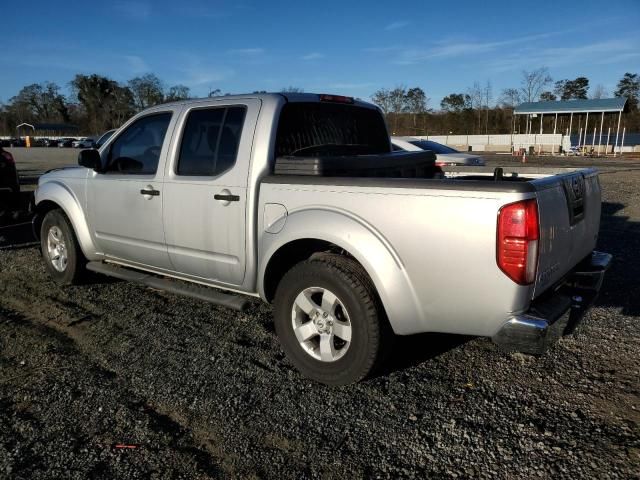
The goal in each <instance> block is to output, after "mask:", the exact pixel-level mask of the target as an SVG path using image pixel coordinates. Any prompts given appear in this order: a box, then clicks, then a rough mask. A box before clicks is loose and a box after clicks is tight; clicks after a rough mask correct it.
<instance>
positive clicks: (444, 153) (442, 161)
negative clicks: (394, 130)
mask: <svg viewBox="0 0 640 480" xmlns="http://www.w3.org/2000/svg"><path fill="white" fill-rule="evenodd" d="M391 143H392V144H393V146H394V148H395V149H396V150H404V151H407V152H415V151H419V150H430V151H432V152H433V153H435V154H436V165H439V166H445V165H462V166H472V165H484V164H485V161H484V159H483V158H482V157H479V156H478V155H475V154H471V153H463V152H459V151H458V150H456V149H454V148H451V147H449V146H447V145H443V144H442V143H438V142H433V141H431V140H421V139H419V138H413V137H391Z"/></svg>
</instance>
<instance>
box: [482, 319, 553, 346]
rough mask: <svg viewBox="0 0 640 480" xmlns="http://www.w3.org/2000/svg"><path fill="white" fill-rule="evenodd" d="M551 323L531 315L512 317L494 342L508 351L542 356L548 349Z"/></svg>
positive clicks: (495, 336) (494, 338)
mask: <svg viewBox="0 0 640 480" xmlns="http://www.w3.org/2000/svg"><path fill="white" fill-rule="evenodd" d="M548 331H549V323H548V322H547V321H546V320H544V319H542V318H538V317H533V316H530V315H516V316H513V317H511V318H510V319H509V320H507V322H506V323H505V324H504V325H503V326H502V328H501V329H500V330H499V331H498V333H496V334H495V335H494V336H493V337H492V340H493V342H494V343H496V344H498V345H499V346H500V347H502V348H504V349H506V350H516V351H519V352H523V353H532V354H541V353H543V352H544V350H545V349H546V347H547V334H548Z"/></svg>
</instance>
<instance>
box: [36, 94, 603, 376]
mask: <svg viewBox="0 0 640 480" xmlns="http://www.w3.org/2000/svg"><path fill="white" fill-rule="evenodd" d="M412 155H416V154H414V153H394V152H392V148H391V143H390V140H389V135H388V132H387V129H386V126H385V123H384V118H383V116H382V114H381V112H380V110H379V109H378V108H377V107H375V106H373V105H370V104H367V103H364V102H361V101H357V100H354V99H352V98H349V97H341V96H335V95H315V94H259V95H239V96H226V97H218V98H209V99H205V100H189V101H184V102H179V103H173V104H166V105H160V106H156V107H153V108H151V109H148V110H146V111H144V112H142V113H140V114H138V115H136V116H135V117H134V118H132V119H131V120H129V121H128V122H127V123H126V124H125V125H123V126H122V127H121V128H120V129H119V130H118V131H117V132H116V133H115V134H114V135H113V136H112V137H111V138H110V139H109V140H108V141H107V142H106V143H105V144H104V145H103V146H102V147H101V148H100V150H99V151H98V150H85V151H82V152H80V155H79V164H80V166H79V167H72V168H64V169H58V170H55V171H51V172H49V173H47V174H45V175H43V176H42V177H41V178H40V181H39V185H38V189H37V192H36V204H37V207H36V210H37V215H36V217H35V219H34V231H35V232H36V233H37V234H38V236H39V238H40V239H41V247H42V253H43V257H44V260H45V265H46V267H47V269H48V271H49V273H50V274H51V276H52V277H53V279H55V280H56V281H57V282H58V283H60V284H71V283H76V282H78V281H80V279H81V277H82V275H83V273H84V272H85V270H91V271H94V272H99V273H103V274H106V275H111V276H115V277H118V278H122V279H126V280H130V281H135V282H140V283H142V284H144V285H148V286H152V287H154V288H157V289H165V290H169V291H172V292H175V293H179V294H184V295H188V296H191V297H195V298H200V299H202V300H205V301H210V302H212V303H215V304H219V305H224V306H227V307H230V308H235V309H238V310H244V309H246V308H247V307H248V306H249V305H250V301H249V297H252V296H253V297H259V298H261V299H262V300H264V301H266V302H272V303H273V304H274V321H275V327H276V332H277V334H278V336H279V338H280V341H281V343H282V347H283V349H284V350H285V353H286V354H287V356H288V358H289V359H290V361H291V362H292V363H293V364H294V365H295V366H296V367H297V368H298V369H299V370H300V371H301V372H302V373H303V374H304V375H306V376H308V377H310V378H312V379H315V380H317V381H319V382H324V383H327V384H333V385H339V384H346V383H350V382H354V381H358V380H360V379H362V378H364V377H365V376H367V375H368V374H369V373H371V372H372V371H373V370H374V369H375V368H377V367H378V366H379V365H380V363H381V360H382V359H383V358H384V357H385V356H386V352H387V351H388V347H389V345H390V344H391V343H392V340H393V338H394V336H395V335H411V334H415V333H419V332H445V333H453V334H464V335H475V336H485V337H490V338H492V339H493V341H495V342H496V343H498V344H499V345H501V346H503V347H505V348H509V349H515V350H519V351H523V352H529V353H542V352H543V351H544V349H545V348H546V346H547V345H548V344H549V342H550V341H551V340H552V339H554V338H556V337H557V336H559V335H560V334H563V333H568V332H570V331H571V330H572V329H573V328H574V327H575V325H576V323H577V322H578V321H579V320H580V318H581V317H582V316H583V315H584V313H585V312H586V310H587V309H588V307H589V306H590V305H591V303H592V302H593V300H594V299H595V297H596V295H597V293H598V291H599V289H600V286H601V284H602V280H603V276H604V271H605V270H606V268H607V267H608V265H609V263H610V260H611V256H610V255H608V254H604V253H599V252H594V247H595V245H596V240H597V236H598V229H599V224H600V203H601V201H600V184H599V180H598V174H597V171H596V170H593V169H582V170H563V169H558V170H553V171H544V170H535V169H518V168H512V169H509V168H505V169H500V168H498V169H495V170H494V169H490V168H487V167H472V168H473V170H469V169H468V168H467V169H465V168H464V167H452V168H450V169H448V170H446V169H445V171H441V170H440V168H439V167H434V168H435V169H434V168H430V165H431V166H433V162H434V160H435V157H434V155H433V154H432V153H430V152H427V153H426V154H425V153H424V152H422V153H418V154H417V155H418V156H416V157H412ZM394 162H395V163H394ZM412 162H414V163H415V164H416V165H422V167H420V168H417V167H416V168H412V166H411V165H412ZM429 162H431V163H429ZM394 165H399V166H398V167H397V168H395V169H394V167H393V166H394ZM425 165H426V166H425ZM390 166H391V168H390ZM369 167H371V168H369ZM374 167H375V168H374ZM377 167H380V168H377ZM423 167H424V168H423ZM390 172H391V173H390Z"/></svg>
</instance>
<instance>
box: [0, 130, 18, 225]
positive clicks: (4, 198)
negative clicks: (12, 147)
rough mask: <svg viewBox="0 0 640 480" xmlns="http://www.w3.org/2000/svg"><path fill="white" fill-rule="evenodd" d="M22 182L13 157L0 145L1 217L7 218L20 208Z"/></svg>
mask: <svg viewBox="0 0 640 480" xmlns="http://www.w3.org/2000/svg"><path fill="white" fill-rule="evenodd" d="M19 195H20V182H19V181H18V171H17V170H16V163H15V161H14V159H13V155H11V153H9V152H7V151H6V150H5V149H4V142H3V144H2V145H0V217H4V216H6V214H8V213H9V212H10V211H11V210H14V209H16V208H17V206H18V201H19Z"/></svg>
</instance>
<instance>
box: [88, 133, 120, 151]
mask: <svg viewBox="0 0 640 480" xmlns="http://www.w3.org/2000/svg"><path fill="white" fill-rule="evenodd" d="M116 130H117V128H114V129H113V130H107V131H106V132H104V133H103V134H102V135H100V138H98V140H97V141H96V144H95V147H94V148H96V149H99V148H100V147H102V145H104V144H105V143H107V140H109V139H110V138H111V137H112V136H113V134H114V133H116Z"/></svg>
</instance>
